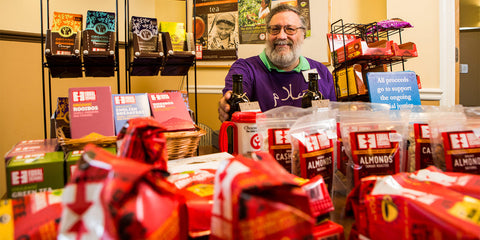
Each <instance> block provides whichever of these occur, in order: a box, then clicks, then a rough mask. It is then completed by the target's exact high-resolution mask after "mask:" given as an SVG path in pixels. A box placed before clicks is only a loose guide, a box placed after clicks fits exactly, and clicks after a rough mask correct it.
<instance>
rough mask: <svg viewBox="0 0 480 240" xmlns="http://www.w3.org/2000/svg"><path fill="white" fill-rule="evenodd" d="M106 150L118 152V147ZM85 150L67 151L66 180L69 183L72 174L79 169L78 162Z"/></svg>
mask: <svg viewBox="0 0 480 240" xmlns="http://www.w3.org/2000/svg"><path fill="white" fill-rule="evenodd" d="M105 150H107V151H109V152H111V153H113V154H117V149H116V148H114V147H111V148H105ZM83 152H84V151H83V150H74V151H70V152H68V153H67V157H66V158H65V180H66V183H68V182H69V181H70V178H71V176H72V175H73V173H74V172H75V170H76V169H77V162H78V160H80V158H81V156H82V154H83Z"/></svg>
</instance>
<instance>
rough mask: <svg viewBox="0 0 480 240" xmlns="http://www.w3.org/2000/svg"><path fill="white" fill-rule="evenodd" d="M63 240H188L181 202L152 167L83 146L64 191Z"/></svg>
mask: <svg viewBox="0 0 480 240" xmlns="http://www.w3.org/2000/svg"><path fill="white" fill-rule="evenodd" d="M62 202H63V207H64V210H63V212H62V219H61V222H60V228H59V232H60V234H59V237H61V238H62V239H187V237H188V236H187V228H188V226H187V222H188V216H187V210H186V205H185V199H184V198H183V197H182V196H181V195H179V194H178V190H177V188H176V187H175V186H174V185H173V184H171V183H170V182H168V181H166V179H165V172H164V171H162V170H161V169H158V168H156V167H154V166H152V165H150V164H145V163H140V162H136V161H132V160H131V159H126V158H121V157H117V156H115V155H112V154H111V153H109V152H107V151H105V150H103V149H100V148H98V147H96V146H94V145H87V146H86V147H85V152H84V154H83V155H82V159H81V160H80V161H79V162H78V169H77V171H75V173H74V175H73V176H72V180H71V182H70V183H68V184H67V186H66V187H65V189H64V196H63V200H62Z"/></svg>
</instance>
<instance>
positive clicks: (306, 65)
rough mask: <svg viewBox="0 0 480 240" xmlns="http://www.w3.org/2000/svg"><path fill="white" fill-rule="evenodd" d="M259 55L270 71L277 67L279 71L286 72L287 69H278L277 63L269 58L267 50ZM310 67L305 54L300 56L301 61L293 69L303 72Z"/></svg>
mask: <svg viewBox="0 0 480 240" xmlns="http://www.w3.org/2000/svg"><path fill="white" fill-rule="evenodd" d="M258 56H259V57H260V59H261V60H262V62H263V64H265V67H267V69H268V71H270V72H271V71H272V69H275V70H276V71H277V72H285V70H281V69H278V68H277V67H276V66H275V65H273V64H272V63H271V62H270V60H268V58H267V54H266V53H265V50H263V52H262V53H260V55H258ZM309 69H310V63H308V61H307V59H306V58H305V57H304V56H300V62H299V63H298V65H297V66H296V67H295V68H294V69H293V70H292V71H295V72H301V71H305V70H309Z"/></svg>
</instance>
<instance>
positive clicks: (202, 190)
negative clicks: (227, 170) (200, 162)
mask: <svg viewBox="0 0 480 240" xmlns="http://www.w3.org/2000/svg"><path fill="white" fill-rule="evenodd" d="M215 171H216V170H214V169H200V170H192V171H187V172H181V173H174V174H172V175H170V176H169V177H168V181H169V182H171V183H173V184H174V185H175V186H176V187H177V188H178V189H179V194H180V195H182V196H184V197H185V200H186V204H187V209H188V234H189V236H190V237H192V238H195V237H202V236H207V235H209V234H210V232H211V231H210V220H211V217H212V204H213V189H214V187H213V183H214V180H215Z"/></svg>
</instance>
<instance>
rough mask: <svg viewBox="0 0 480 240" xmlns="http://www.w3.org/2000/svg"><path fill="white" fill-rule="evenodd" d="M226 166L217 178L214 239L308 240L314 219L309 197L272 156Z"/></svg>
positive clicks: (237, 160) (239, 158) (242, 159)
mask: <svg viewBox="0 0 480 240" xmlns="http://www.w3.org/2000/svg"><path fill="white" fill-rule="evenodd" d="M255 155H256V159H251V158H246V157H243V156H236V157H235V158H232V159H230V160H226V161H223V162H222V163H221V165H220V167H219V168H218V169H217V173H216V175H215V189H214V198H213V208H212V222H211V226H212V234H211V236H210V239H212V240H215V239H282V238H285V239H287V238H289V239H306V238H311V237H312V227H313V224H314V218H313V217H312V213H311V209H310V205H309V198H308V196H307V195H306V192H305V191H304V190H303V189H302V188H301V187H300V186H299V185H298V184H297V183H296V182H295V180H294V176H293V175H291V174H289V173H288V172H287V171H286V170H285V169H284V168H283V167H282V166H281V165H280V164H279V163H278V162H277V161H276V160H275V159H274V158H273V157H272V156H271V155H270V154H268V153H266V152H256V154H255Z"/></svg>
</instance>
